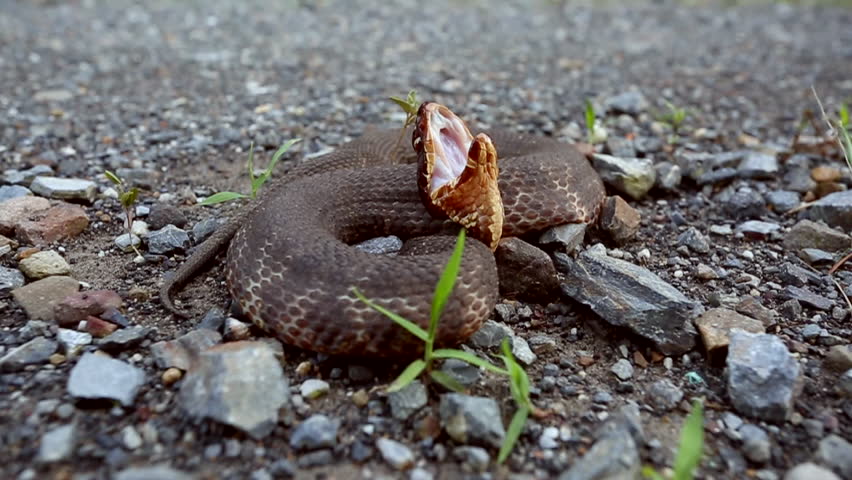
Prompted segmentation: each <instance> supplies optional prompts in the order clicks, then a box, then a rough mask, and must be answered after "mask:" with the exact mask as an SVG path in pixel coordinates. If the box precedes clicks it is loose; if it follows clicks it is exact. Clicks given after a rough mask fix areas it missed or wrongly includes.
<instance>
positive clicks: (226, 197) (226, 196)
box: [198, 192, 248, 206]
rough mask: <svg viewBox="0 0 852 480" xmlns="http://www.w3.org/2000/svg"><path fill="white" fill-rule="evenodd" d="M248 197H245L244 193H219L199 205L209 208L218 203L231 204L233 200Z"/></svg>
mask: <svg viewBox="0 0 852 480" xmlns="http://www.w3.org/2000/svg"><path fill="white" fill-rule="evenodd" d="M247 197H248V195H243V194H242V193H237V192H219V193H214V194H213V195H210V196H209V197H207V198H205V199H204V200H202V201H201V202H198V204H199V205H202V206H208V205H215V204H217V203H223V202H230V201H231V200H236V199H238V198H247Z"/></svg>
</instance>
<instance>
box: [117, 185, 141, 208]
mask: <svg viewBox="0 0 852 480" xmlns="http://www.w3.org/2000/svg"><path fill="white" fill-rule="evenodd" d="M137 197H139V189H138V188H136V187H133V188H131V189H130V190H128V191H126V192H124V193H122V194H121V195H119V197H118V201H119V202H120V203H121V206H122V207H124V208H130V207H132V206H133V204H134V203H136V198H137Z"/></svg>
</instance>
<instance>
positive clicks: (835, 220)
mask: <svg viewBox="0 0 852 480" xmlns="http://www.w3.org/2000/svg"><path fill="white" fill-rule="evenodd" d="M807 215H808V217H810V219H811V220H822V221H823V222H825V223H827V224H828V225H830V226H832V227H839V228H842V229H844V230H846V231H847V232H848V231H852V189H850V190H844V191H842V192H835V193H831V194H829V195H826V196H824V197H822V198H820V199H819V200H817V201H816V202H814V203H813V204H812V205H811V206H810V208H808V210H807Z"/></svg>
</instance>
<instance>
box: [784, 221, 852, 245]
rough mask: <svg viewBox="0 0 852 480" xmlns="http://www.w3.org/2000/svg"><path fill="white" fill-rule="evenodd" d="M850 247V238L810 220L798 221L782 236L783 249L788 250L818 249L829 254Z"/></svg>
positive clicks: (851, 241) (851, 238) (851, 239)
mask: <svg viewBox="0 0 852 480" xmlns="http://www.w3.org/2000/svg"><path fill="white" fill-rule="evenodd" d="M850 246H852V237H850V236H849V235H846V234H845V233H843V232H841V231H839V230H835V229H833V228H831V227H828V226H826V225H824V224H822V223H818V222H814V221H811V220H807V219H805V220H799V222H798V223H796V224H795V225H793V228H791V229H790V231H789V232H787V235H785V236H784V247H785V248H787V249H789V250H801V249H803V248H818V249H820V250H826V251H829V252H837V251H840V250H845V249H847V248H849V247H850Z"/></svg>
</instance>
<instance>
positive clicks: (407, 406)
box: [388, 380, 429, 420]
mask: <svg viewBox="0 0 852 480" xmlns="http://www.w3.org/2000/svg"><path fill="white" fill-rule="evenodd" d="M428 400H429V398H428V395H427V394H426V387H424V386H423V384H422V383H420V381H419V380H414V381H413V382H411V383H409V384H408V385H406V386H405V388H403V389H402V390H399V391H396V392H391V393H389V394H388V403H389V404H390V409H391V415H392V416H393V418H395V419H397V420H406V419H407V418H408V417H410V416H411V415H412V414H414V413H415V412H416V411H418V410H420V409H421V408H423V407H424V406H426V403H427V402H428Z"/></svg>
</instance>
